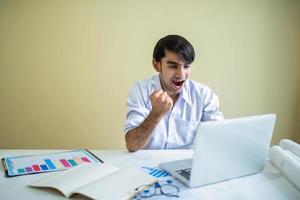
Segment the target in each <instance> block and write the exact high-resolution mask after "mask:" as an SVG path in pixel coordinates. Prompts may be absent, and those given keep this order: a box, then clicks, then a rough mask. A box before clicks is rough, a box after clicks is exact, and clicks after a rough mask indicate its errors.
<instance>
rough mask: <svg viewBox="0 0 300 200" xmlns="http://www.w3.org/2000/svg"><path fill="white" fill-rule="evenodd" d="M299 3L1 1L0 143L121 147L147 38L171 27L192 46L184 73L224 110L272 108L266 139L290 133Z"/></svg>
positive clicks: (296, 116) (144, 66)
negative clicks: (272, 124)
mask: <svg viewBox="0 0 300 200" xmlns="http://www.w3.org/2000/svg"><path fill="white" fill-rule="evenodd" d="M299 10H300V1H296V0H272V1H267V0H257V1H242V0H229V1H221V0H220V1H208V0H207V1H198V0H197V1H196V0H195V1H174V0H172V1H171V0H164V1H161V0H152V1H140V0H127V1H108V0H107V1H85V0H82V1H76V0H74V1H61V0H57V1H52V0H49V1H47V0H44V1H39V0H36V1H33V0H27V1H21V0H20V1H4V0H3V1H0V95H1V96H0V148H79V147H86V148H99V149H100V148H106V149H107V148H124V139H123V125H124V120H125V115H126V106H125V105H126V98H127V94H128V90H129V88H130V87H131V86H132V84H133V83H134V81H136V80H139V79H143V78H145V77H147V76H149V75H151V74H154V70H153V69H152V66H151V55H152V49H153V46H154V45H155V43H156V41H157V40H158V39H159V38H160V37H162V36H165V35H166V34H174V33H176V34H182V35H183V36H185V37H186V38H188V39H189V40H190V41H191V42H192V43H193V44H194V46H195V49H196V51H197V57H196V61H195V63H194V64H193V76H192V78H193V79H194V80H197V81H200V82H203V83H205V84H207V85H209V86H210V87H212V88H213V89H214V90H215V92H216V93H218V94H219V98H220V101H221V109H222V111H223V112H224V114H225V116H226V117H227V118H231V117H238V116H245V115H252V114H261V113H268V112H275V113H276V114H277V117H278V120H277V125H276V130H275V134H274V137H273V143H277V142H278V141H279V140H280V139H281V138H296V137H297V136H296V133H297V131H298V141H299V140H300V137H299V133H300V127H299V125H298V124H299V123H297V121H298V122H299V121H300V105H299V99H300V98H299V96H300V92H299V91H298V89H299V87H298V85H300V84H299V83H300V79H299V74H300V37H299V35H300V21H299V19H300V12H299ZM297 91H298V92H297ZM297 93H298V94H297ZM297 95H298V101H297ZM297 109H298V111H297ZM297 126H298V127H297Z"/></svg>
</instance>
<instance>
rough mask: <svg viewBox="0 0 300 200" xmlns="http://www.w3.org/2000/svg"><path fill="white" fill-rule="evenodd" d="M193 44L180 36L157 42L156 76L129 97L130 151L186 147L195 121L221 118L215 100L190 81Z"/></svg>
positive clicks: (208, 91)
mask: <svg viewBox="0 0 300 200" xmlns="http://www.w3.org/2000/svg"><path fill="white" fill-rule="evenodd" d="M194 57H195V52H194V48H193V46H192V45H191V44H190V43H189V42H188V41H187V40H186V39H185V38H183V37H182V36H179V35H168V36H166V37H164V38H162V39H160V40H159V41H158V42H157V44H156V46H155V48H154V52H153V61H152V63H153V67H154V69H155V70H156V71H157V72H158V75H154V76H152V77H150V78H148V79H145V80H143V81H139V82H137V83H136V84H135V86H134V87H133V88H132V90H131V91H130V93H129V97H128V101H127V107H128V113H127V120H126V124H125V140H126V147H127V149H128V151H131V152H133V151H137V150H139V149H177V148H190V147H191V146H192V144H193V142H194V138H195V133H196V128H197V125H198V124H199V122H201V121H209V120H222V119H223V114H222V113H221V112H220V111H219V100H218V97H217V96H216V95H215V94H214V93H213V92H212V90H211V89H209V88H208V87H207V86H205V85H203V84H200V83H198V82H195V81H192V80H190V79H189V76H190V74H191V64H192V62H193V61H194Z"/></svg>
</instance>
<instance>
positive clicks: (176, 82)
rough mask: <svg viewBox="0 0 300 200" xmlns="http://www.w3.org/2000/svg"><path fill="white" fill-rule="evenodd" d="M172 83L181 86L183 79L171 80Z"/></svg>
mask: <svg viewBox="0 0 300 200" xmlns="http://www.w3.org/2000/svg"><path fill="white" fill-rule="evenodd" d="M172 83H174V85H176V86H177V87H181V86H182V84H183V83H184V81H177V80H173V81H172Z"/></svg>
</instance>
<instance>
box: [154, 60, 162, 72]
mask: <svg viewBox="0 0 300 200" xmlns="http://www.w3.org/2000/svg"><path fill="white" fill-rule="evenodd" d="M152 65H153V67H154V69H155V70H156V71H157V72H161V66H160V62H157V61H156V60H155V59H154V58H153V59H152Z"/></svg>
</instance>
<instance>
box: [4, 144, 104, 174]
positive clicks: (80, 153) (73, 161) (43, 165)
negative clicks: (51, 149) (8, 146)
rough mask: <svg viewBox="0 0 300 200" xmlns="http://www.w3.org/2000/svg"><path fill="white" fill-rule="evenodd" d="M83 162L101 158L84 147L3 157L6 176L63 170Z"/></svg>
mask: <svg viewBox="0 0 300 200" xmlns="http://www.w3.org/2000/svg"><path fill="white" fill-rule="evenodd" d="M83 162H89V163H99V162H101V160H99V159H98V158H96V157H95V156H94V155H92V154H91V153H90V152H89V151H87V150H85V149H79V150H73V151H64V152H56V153H51V154H39V155H27V156H16V157H8V158H4V164H5V166H6V173H7V175H8V176H18V175H25V174H34V173H42V172H50V171H59V170H65V169H68V168H71V167H75V166H77V165H79V164H81V163H83Z"/></svg>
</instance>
